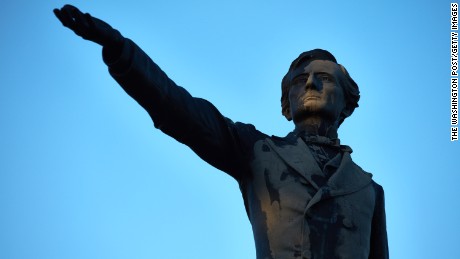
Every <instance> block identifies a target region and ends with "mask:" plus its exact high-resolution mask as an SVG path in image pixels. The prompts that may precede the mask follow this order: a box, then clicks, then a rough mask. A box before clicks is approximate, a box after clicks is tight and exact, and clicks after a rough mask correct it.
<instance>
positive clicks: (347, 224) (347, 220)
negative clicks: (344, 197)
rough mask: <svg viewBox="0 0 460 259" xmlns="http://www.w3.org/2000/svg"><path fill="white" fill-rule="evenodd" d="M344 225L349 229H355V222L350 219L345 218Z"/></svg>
mask: <svg viewBox="0 0 460 259" xmlns="http://www.w3.org/2000/svg"><path fill="white" fill-rule="evenodd" d="M343 225H344V226H345V227H347V228H353V221H351V219H350V218H344V219H343Z"/></svg>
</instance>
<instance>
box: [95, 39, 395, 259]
mask: <svg viewBox="0 0 460 259" xmlns="http://www.w3.org/2000/svg"><path fill="white" fill-rule="evenodd" d="M118 54H119V55H118ZM118 54H117V55H114V54H113V53H110V52H109V51H107V50H106V49H105V48H104V49H103V58H104V61H105V63H106V64H107V65H108V67H109V72H110V74H111V75H112V76H113V77H114V79H115V80H116V81H117V82H118V83H119V84H120V85H121V86H122V87H123V89H125V91H126V92H127V93H128V94H129V95H130V96H132V97H133V98H134V99H135V100H136V101H137V102H138V103H139V104H140V105H141V106H142V107H144V108H145V110H146V111H147V112H148V113H149V115H150V116H151V118H152V120H153V122H154V125H155V127H156V128H158V129H160V130H161V131H163V132H164V133H166V134H168V135H170V136H171V137H173V138H175V139H176V140H177V141H179V142H181V143H184V144H186V145H187V146H189V147H190V148H191V149H192V150H193V151H194V152H195V153H196V154H198V156H200V157H201V158H202V159H203V160H205V161H206V162H208V163H209V164H211V165H213V166H214V167H216V168H218V169H220V170H222V171H224V172H226V173H227V174H229V175H231V176H232V177H233V178H235V179H236V180H237V181H238V183H239V186H240V189H241V193H242V196H243V200H244V204H245V208H246V211H247V215H248V218H249V220H250V222H251V224H252V229H253V233H254V240H255V245H256V253H257V258H259V259H266V258H281V259H285V258H286V259H288V258H310V259H322V258H349V259H361V258H362V259H364V258H373V259H380V258H388V257H389V256H388V245H387V234H386V224H385V205H384V193H383V189H382V187H381V186H380V185H378V184H377V183H375V182H374V181H373V180H372V175H371V174H369V173H367V172H365V171H363V170H362V169H361V168H360V167H359V166H358V165H356V164H355V163H354V162H353V161H352V159H351V156H350V152H351V149H350V148H348V147H346V146H341V147H342V149H341V152H340V153H339V154H338V155H337V156H335V157H334V158H333V159H331V160H330V161H329V162H328V163H327V164H326V166H325V167H324V170H330V171H331V172H332V176H331V177H329V178H324V172H323V170H322V169H320V168H319V166H318V164H317V162H316V161H315V159H314V157H313V156H312V153H311V151H310V150H309V148H308V146H307V144H306V143H305V141H304V140H303V139H302V138H300V137H299V136H297V135H296V134H294V133H290V134H288V135H287V136H286V137H284V138H279V137H275V136H268V135H266V134H264V133H262V132H260V131H258V130H257V129H256V128H255V127H254V126H253V125H251V124H244V123H239V122H237V123H234V122H233V121H231V120H230V119H228V118H226V117H224V116H223V115H222V114H220V112H219V111H218V110H217V109H216V108H215V107H214V106H213V105H212V104H211V103H210V102H208V101H206V100H204V99H201V98H195V97H192V96H191V95H190V94H189V93H188V92H187V91H186V90H185V89H183V88H182V87H180V86H177V85H176V84H175V83H174V82H173V81H172V80H171V79H169V78H168V76H167V75H166V74H165V73H164V72H163V71H162V70H161V69H160V68H159V67H158V66H157V65H156V64H155V63H154V62H153V61H152V60H151V59H150V58H149V57H148V56H147V55H146V54H145V53H144V52H143V51H142V50H141V49H140V48H139V47H138V46H137V45H136V44H135V43H134V42H132V41H131V40H129V39H125V42H124V46H123V50H122V53H121V54H120V53H118Z"/></svg>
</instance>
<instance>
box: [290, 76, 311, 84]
mask: <svg viewBox="0 0 460 259" xmlns="http://www.w3.org/2000/svg"><path fill="white" fill-rule="evenodd" d="M307 80H308V75H300V76H297V77H295V78H294V79H293V80H292V84H294V85H297V84H306V83H307Z"/></svg>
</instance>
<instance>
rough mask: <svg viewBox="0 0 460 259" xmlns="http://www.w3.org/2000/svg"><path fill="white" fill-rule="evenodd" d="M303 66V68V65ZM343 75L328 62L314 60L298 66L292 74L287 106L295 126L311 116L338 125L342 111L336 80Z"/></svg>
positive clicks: (334, 64) (341, 91)
mask: <svg viewBox="0 0 460 259" xmlns="http://www.w3.org/2000/svg"><path fill="white" fill-rule="evenodd" d="M305 64H306V65H305ZM341 73H342V71H341V70H340V68H339V66H338V65H337V64H336V63H334V62H331V61H328V60H313V61H311V62H310V63H304V64H300V65H299V66H297V68H296V69H295V70H294V71H293V72H292V74H291V76H292V77H291V78H292V81H291V88H290V90H289V103H290V109H291V116H292V119H293V121H294V123H295V124H297V123H299V122H301V121H302V120H304V119H305V118H308V117H310V116H320V117H322V118H324V119H327V120H331V121H337V120H338V118H339V115H340V113H341V112H342V110H343V109H344V108H345V97H344V93H343V89H342V87H341V86H340V85H339V82H338V80H337V79H338V78H339V76H341Z"/></svg>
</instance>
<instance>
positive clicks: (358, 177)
mask: <svg viewBox="0 0 460 259" xmlns="http://www.w3.org/2000/svg"><path fill="white" fill-rule="evenodd" d="M371 182H372V174H370V173H366V172H365V171H364V170H363V169H361V167H359V166H358V165H357V164H355V163H354V162H353V161H352V160H351V156H350V153H348V152H344V153H343V155H342V161H341V163H340V166H339V168H337V171H336V172H335V173H334V174H333V175H332V176H331V177H330V178H329V180H328V182H327V184H326V185H325V186H323V187H321V189H320V190H319V191H318V192H317V193H316V194H315V196H313V198H312V199H311V200H310V202H309V203H308V205H307V207H306V211H308V209H309V208H311V207H312V206H313V205H315V204H316V203H318V202H320V201H321V200H324V199H328V198H331V197H335V196H340V195H347V194H350V193H353V192H357V191H359V190H361V189H363V188H364V187H366V186H367V185H369V184H370V183H371Z"/></svg>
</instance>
